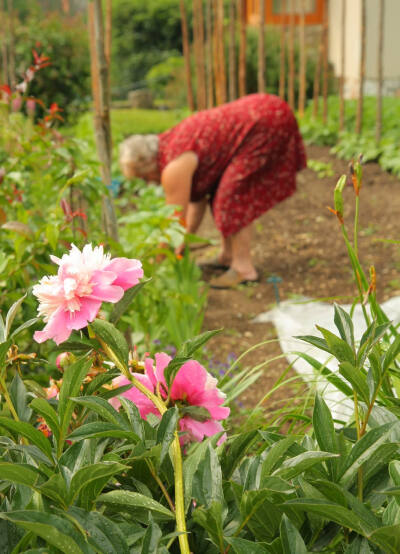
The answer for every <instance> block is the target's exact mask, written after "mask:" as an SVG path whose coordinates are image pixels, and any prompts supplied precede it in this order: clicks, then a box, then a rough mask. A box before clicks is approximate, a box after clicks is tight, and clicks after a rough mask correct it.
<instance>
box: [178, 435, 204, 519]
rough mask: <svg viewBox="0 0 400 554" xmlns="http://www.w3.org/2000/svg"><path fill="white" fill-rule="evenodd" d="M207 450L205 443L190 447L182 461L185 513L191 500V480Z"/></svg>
mask: <svg viewBox="0 0 400 554" xmlns="http://www.w3.org/2000/svg"><path fill="white" fill-rule="evenodd" d="M207 450H208V442H207V441H204V442H202V443H198V444H196V446H195V447H192V448H191V449H190V451H189V454H188V455H187V456H186V458H185V459H184V461H183V484H184V487H183V490H184V493H185V508H186V511H187V510H188V509H189V506H190V502H191V500H192V489H193V478H194V476H195V474H196V472H197V470H198V467H199V465H200V463H201V462H202V460H203V459H204V456H205V455H206V452H207Z"/></svg>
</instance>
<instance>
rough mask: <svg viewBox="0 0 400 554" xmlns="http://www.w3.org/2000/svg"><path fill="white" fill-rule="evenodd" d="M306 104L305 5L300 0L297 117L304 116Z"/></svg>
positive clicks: (302, 0)
mask: <svg viewBox="0 0 400 554" xmlns="http://www.w3.org/2000/svg"><path fill="white" fill-rule="evenodd" d="M305 104H306V3H305V0H301V14H300V69H299V104H298V111H299V117H303V116H304V108H305Z"/></svg>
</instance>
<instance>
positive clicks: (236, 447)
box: [221, 430, 259, 479]
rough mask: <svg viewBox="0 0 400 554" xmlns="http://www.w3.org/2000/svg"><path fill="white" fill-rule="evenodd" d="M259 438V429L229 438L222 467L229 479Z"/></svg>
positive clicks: (222, 457) (222, 459)
mask: <svg viewBox="0 0 400 554" xmlns="http://www.w3.org/2000/svg"><path fill="white" fill-rule="evenodd" d="M258 439H259V434H258V431H257V430H254V431H248V432H246V433H241V434H240V435H237V436H234V437H229V438H228V440H227V441H226V442H225V443H224V445H223V446H224V450H223V453H222V456H221V467H222V472H223V475H224V478H225V479H229V478H230V477H231V476H232V473H233V472H234V471H235V469H236V467H237V466H238V465H239V464H240V462H241V460H242V458H243V457H244V456H246V453H247V452H248V451H249V449H250V448H251V447H252V446H253V445H254V443H255V442H256V441H257V440H258Z"/></svg>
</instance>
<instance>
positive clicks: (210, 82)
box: [206, 0, 214, 108]
mask: <svg viewBox="0 0 400 554" xmlns="http://www.w3.org/2000/svg"><path fill="white" fill-rule="evenodd" d="M211 2H212V0H207V2H206V76H207V108H212V107H213V106H214V77H213V75H214V74H213V37H212V5H211Z"/></svg>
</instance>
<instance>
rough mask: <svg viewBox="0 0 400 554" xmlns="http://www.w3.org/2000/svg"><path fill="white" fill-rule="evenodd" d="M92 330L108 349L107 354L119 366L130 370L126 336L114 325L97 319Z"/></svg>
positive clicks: (92, 325) (93, 322) (92, 324)
mask: <svg viewBox="0 0 400 554" xmlns="http://www.w3.org/2000/svg"><path fill="white" fill-rule="evenodd" d="M90 326H91V328H92V329H93V331H94V332H95V334H96V337H97V338H99V339H100V340H101V341H102V342H103V345H104V348H106V351H107V352H106V353H107V355H108V356H110V359H111V361H112V362H114V363H115V364H116V365H117V366H120V367H121V366H122V367H123V368H125V369H127V368H128V360H129V347H128V344H127V342H126V340H125V338H124V335H123V334H122V333H121V332H120V331H118V329H116V328H115V327H114V325H113V324H112V323H110V322H108V321H104V320H103V319H95V320H94V321H92V323H91V324H90Z"/></svg>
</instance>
